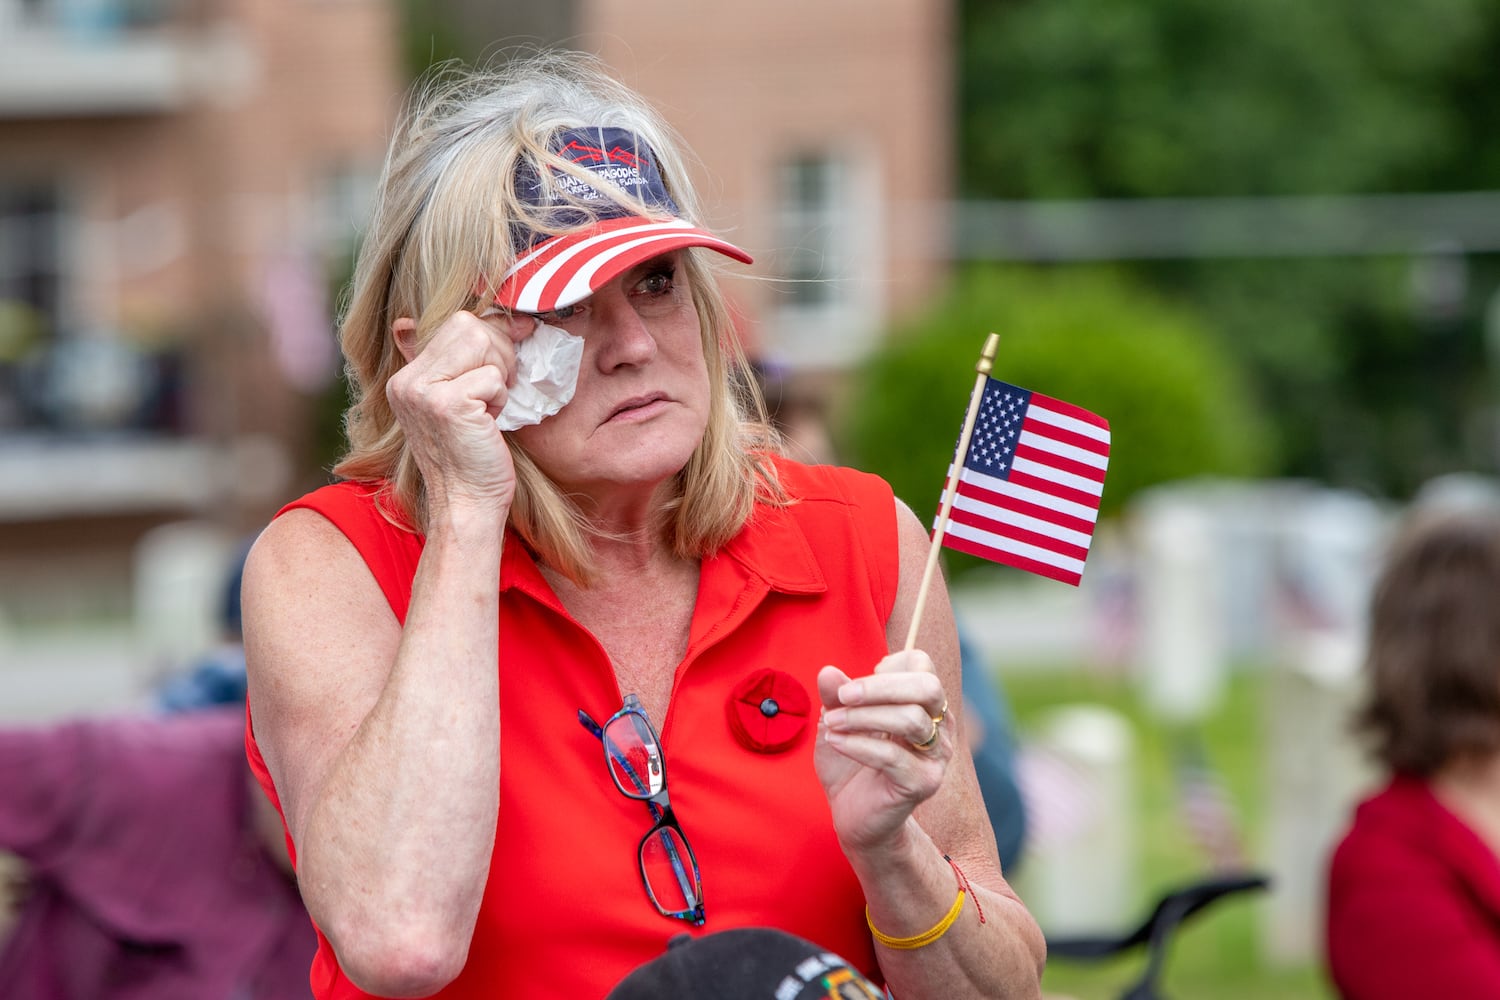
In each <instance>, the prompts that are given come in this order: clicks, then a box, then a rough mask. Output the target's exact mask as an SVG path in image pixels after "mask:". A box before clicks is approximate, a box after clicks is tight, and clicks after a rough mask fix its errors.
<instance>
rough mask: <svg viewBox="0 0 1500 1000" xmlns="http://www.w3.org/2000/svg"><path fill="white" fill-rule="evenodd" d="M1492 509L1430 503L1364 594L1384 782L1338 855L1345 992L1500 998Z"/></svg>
mask: <svg viewBox="0 0 1500 1000" xmlns="http://www.w3.org/2000/svg"><path fill="white" fill-rule="evenodd" d="M1497 607H1500V514H1497V513H1495V512H1493V511H1485V512H1474V511H1469V512H1463V513H1460V512H1447V513H1428V514H1422V515H1420V516H1418V517H1417V518H1416V519H1415V520H1414V521H1413V522H1412V523H1411V524H1410V525H1409V526H1408V527H1407V529H1406V531H1405V532H1404V533H1403V534H1402V536H1401V537H1400V538H1399V539H1398V540H1397V543H1396V545H1395V547H1394V549H1393V550H1392V552H1391V553H1390V556H1389V561H1388V563H1387V566H1386V568H1385V571H1384V573H1383V575H1382V576H1381V579H1380V581H1379V583H1378V585H1377V587H1376V591H1375V595H1374V601H1373V603H1372V605H1371V616H1370V642H1369V654H1368V664H1367V667H1368V673H1369V688H1370V690H1369V695H1368V699H1367V701H1366V702H1365V705H1364V706H1363V708H1362V710H1361V712H1360V715H1359V717H1358V722H1359V725H1360V728H1361V729H1362V730H1363V731H1364V733H1365V734H1366V735H1367V736H1369V737H1370V739H1371V742H1372V744H1373V749H1374V752H1375V756H1376V758H1377V759H1378V760H1379V761H1380V763H1381V764H1383V765H1384V766H1385V767H1386V768H1388V769H1389V770H1390V771H1391V772H1392V777H1391V780H1390V783H1389V784H1388V785H1387V786H1386V787H1385V788H1384V789H1383V790H1382V791H1381V792H1379V793H1378V794H1376V795H1375V796H1373V797H1372V798H1370V799H1368V800H1366V801H1365V802H1363V803H1361V804H1360V806H1359V808H1358V809H1357V811H1356V812H1355V816H1354V821H1353V824H1352V826H1351V828H1350V829H1349V831H1348V832H1347V833H1346V834H1345V836H1344V838H1343V840H1342V841H1341V842H1340V844H1339V845H1338V848H1337V850H1336V851H1335V853H1334V856H1333V862H1332V866H1331V871H1330V876H1329V900H1328V926H1327V932H1328V942H1327V943H1328V959H1329V966H1330V970H1331V972H1332V975H1333V979H1334V982H1335V984H1336V985H1337V986H1338V988H1339V991H1340V993H1341V994H1342V995H1343V996H1344V997H1346V998H1349V1000H1382V998H1391V1000H1395V998H1398V997H1400V998H1407V997H1418V996H1421V997H1443V998H1445V1000H1463V998H1466V997H1473V998H1479V997H1496V996H1500V614H1497V613H1496V609H1497Z"/></svg>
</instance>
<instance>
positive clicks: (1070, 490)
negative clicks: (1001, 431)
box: [1010, 459, 1104, 507]
mask: <svg viewBox="0 0 1500 1000" xmlns="http://www.w3.org/2000/svg"><path fill="white" fill-rule="evenodd" d="M1010 482H1013V483H1015V484H1016V485H1017V486H1029V487H1031V488H1032V489H1034V490H1041V491H1043V492H1045V493H1051V494H1053V495H1054V496H1059V497H1062V498H1063V499H1064V500H1071V501H1073V502H1074V503H1077V504H1082V505H1084V506H1085V507H1098V506H1099V494H1100V493H1102V492H1103V491H1104V484H1103V483H1095V482H1091V481H1089V480H1086V479H1082V478H1080V477H1079V476H1068V475H1067V474H1066V473H1061V472H1058V471H1056V470H1055V469H1051V468H1048V467H1047V466H1045V465H1040V464H1038V463H1036V462H1028V461H1026V460H1025V459H1019V460H1017V461H1016V463H1015V465H1014V466H1012V468H1011V473H1010Z"/></svg>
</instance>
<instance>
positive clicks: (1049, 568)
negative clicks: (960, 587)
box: [943, 529, 1083, 586]
mask: <svg viewBox="0 0 1500 1000" xmlns="http://www.w3.org/2000/svg"><path fill="white" fill-rule="evenodd" d="M961 530H962V529H961ZM943 545H944V546H945V547H947V548H950V549H953V550H954V551H955V552H967V553H968V554H969V555H971V556H978V557H979V558H981V559H988V560H990V561H991V562H998V563H1003V564H1004V565H1006V566H1014V567H1016V569H1024V570H1026V571H1027V572H1028V573H1035V574H1037V575H1038V576H1045V577H1048V578H1049V579H1053V580H1061V581H1062V582H1063V583H1071V584H1073V585H1074V586H1077V585H1078V583H1079V581H1081V580H1082V579H1083V566H1082V565H1079V566H1078V567H1077V568H1076V569H1074V568H1072V567H1071V566H1068V567H1063V566H1058V565H1055V564H1054V563H1052V562H1047V561H1044V560H1043V559H1036V558H1032V557H1031V555H1029V554H1022V553H1020V552H1011V551H1009V550H1008V549H1002V548H998V547H996V546H994V545H986V544H984V543H982V542H976V541H973V540H971V539H969V538H965V537H964V536H963V535H961V534H958V533H955V532H951V531H950V532H948V533H947V534H946V535H945V536H944V537H943ZM1040 554H1041V555H1043V556H1045V555H1047V553H1046V552H1042V553H1040Z"/></svg>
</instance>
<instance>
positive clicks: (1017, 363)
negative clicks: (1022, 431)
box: [837, 267, 1266, 517]
mask: <svg viewBox="0 0 1500 1000" xmlns="http://www.w3.org/2000/svg"><path fill="white" fill-rule="evenodd" d="M991 331H993V332H995V333H998V334H1000V349H999V357H998V359H997V361H996V365H995V371H994V375H995V377H996V378H999V379H1002V380H1004V381H1007V382H1011V383H1013V384H1016V385H1020V386H1023V387H1025V388H1028V389H1032V390H1035V391H1037V392H1043V393H1046V394H1047V395H1049V396H1054V397H1056V398H1058V399H1064V400H1067V401H1068V402H1070V403H1076V404H1077V405H1079V406H1082V407H1085V408H1087V409H1089V410H1092V411H1094V412H1095V413H1098V414H1099V415H1100V416H1102V417H1104V418H1105V419H1107V420H1108V421H1109V422H1110V431H1111V449H1110V466H1109V473H1108V476H1107V478H1106V481H1105V490H1104V497H1103V503H1102V510H1103V512H1104V513H1105V514H1108V513H1110V512H1112V511H1116V510H1118V509H1119V508H1120V507H1121V506H1122V505H1124V504H1125V503H1126V502H1127V501H1128V500H1129V499H1130V497H1131V496H1133V495H1134V494H1135V493H1136V492H1138V491H1139V490H1141V489H1143V488H1145V487H1147V486H1151V485H1153V484H1156V483H1161V482H1166V481H1169V480H1173V479H1180V478H1184V477H1189V476H1195V475H1210V474H1221V475H1235V476H1243V475H1253V474H1256V473H1259V472H1262V471H1263V470H1264V469H1265V467H1266V466H1265V441H1266V433H1265V431H1266V428H1265V424H1264V422H1263V419H1262V417H1261V416H1260V415H1259V413H1258V412H1257V411H1256V409H1255V407H1254V405H1253V404H1252V403H1251V402H1250V398H1249V395H1248V393H1247V392H1246V390H1245V387H1244V385H1243V384H1242V382H1241V379H1240V377H1239V374H1238V373H1237V371H1236V369H1235V367H1234V366H1233V364H1231V363H1230V361H1229V359H1227V358H1226V357H1224V356H1223V355H1222V354H1221V353H1219V352H1218V351H1217V350H1216V348H1215V346H1214V340H1213V338H1211V337H1209V336H1208V335H1207V334H1206V331H1205V330H1204V328H1203V326H1202V322H1201V320H1199V319H1198V318H1197V317H1195V316H1194V315H1193V314H1192V313H1191V312H1189V311H1188V310H1185V309H1182V308H1180V307H1175V306H1172V305H1169V304H1167V303H1166V302H1164V301H1162V300H1161V299H1160V298H1158V297H1157V296H1154V295H1150V294H1146V293H1143V292H1142V291H1140V290H1139V289H1138V288H1136V287H1133V286H1132V285H1131V284H1129V283H1128V282H1126V281H1122V280H1120V279H1119V278H1118V277H1117V276H1116V275H1113V274H1110V273H1106V272H1100V271H1089V272H1084V271H1080V270H1076V269H1064V270H1050V271H1049V270H1042V269H1035V268H1003V267H979V268H975V269H973V270H971V271H969V272H967V273H966V274H964V275H963V276H962V278H961V279H960V280H959V281H958V282H957V283H956V285H955V287H954V289H953V291H952V293H951V294H950V295H949V296H948V297H947V298H946V300H945V301H944V302H942V303H940V304H939V305H938V306H937V307H936V308H934V309H932V310H930V311H929V312H928V313H926V314H925V315H924V316H923V317H922V319H921V320H920V321H919V322H917V323H916V324H914V325H913V326H912V327H910V328H909V329H905V330H900V331H897V332H896V333H895V334H894V335H893V336H892V337H891V338H890V339H889V340H888V342H887V344H886V346H885V347H884V348H883V349H882V350H881V351H879V352H878V353H877V354H876V355H875V356H874V357H872V358H871V360H870V361H869V362H868V364H867V365H866V366H864V368H863V369H862V370H861V371H860V372H859V373H858V375H857V377H856V382H855V391H854V392H853V393H851V395H850V397H849V404H848V405H847V406H846V407H845V408H844V410H843V412H842V413H841V414H840V419H839V420H838V422H837V433H838V438H839V440H840V442H841V444H842V445H843V446H844V450H845V451H846V452H847V454H848V455H849V456H850V458H851V459H852V460H853V461H854V462H855V463H856V464H858V465H859V466H860V467H862V468H866V469H869V470H870V471H872V472H877V473H879V474H880V475H882V476H884V477H885V478H886V479H887V480H888V481H889V482H890V483H891V485H892V488H893V489H895V491H896V494H897V495H898V496H900V497H901V498H902V499H903V500H905V501H906V502H907V503H908V504H909V505H910V506H911V507H912V509H913V510H915V511H916V512H917V513H918V514H919V515H920V516H923V517H927V516H930V515H931V514H932V513H933V512H934V511H935V510H936V508H937V503H938V499H939V493H940V491H941V487H942V480H943V475H944V471H945V470H946V468H947V465H948V463H949V461H950V460H951V458H952V456H953V448H954V444H955V442H956V441H957V438H958V432H959V429H960V424H961V421H962V418H963V415H964V412H965V406H966V404H967V401H968V392H969V389H970V388H971V387H972V385H973V383H974V363H975V362H976V361H977V360H978V358H979V351H980V349H981V347H982V346H983V343H984V338H985V336H986V334H988V333H989V332H991Z"/></svg>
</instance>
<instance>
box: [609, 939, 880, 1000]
mask: <svg viewBox="0 0 1500 1000" xmlns="http://www.w3.org/2000/svg"><path fill="white" fill-rule="evenodd" d="M884 996H885V991H883V990H881V989H880V988H878V987H877V986H875V985H874V984H873V983H871V982H870V981H869V980H868V979H866V978H865V977H864V976H863V975H861V974H860V972H859V970H857V969H855V968H853V967H851V966H850V965H849V963H848V962H846V961H845V960H844V959H842V958H840V957H839V956H837V955H835V954H833V953H831V952H829V951H826V950H825V949H823V948H820V947H819V946H817V945H815V944H813V943H812V942H811V941H807V940H804V939H803V938H800V937H796V936H794V935H792V934H788V933H786V932H785V931H779V930H775V929H773V928H770V927H741V928H736V929H734V930H728V931H719V932H718V933H715V934H705V935H703V936H701V937H693V936H692V935H690V934H679V935H677V936H676V937H674V938H672V940H671V941H669V942H667V950H666V952H664V953H663V954H662V955H661V956H660V957H658V958H654V959H652V960H651V961H649V962H647V963H646V964H645V965H642V966H640V967H639V968H638V969H636V970H635V971H634V972H632V973H631V974H630V975H628V976H626V977H625V978H624V979H622V980H621V981H620V982H619V984H618V985H617V986H615V988H614V989H613V990H610V992H609V995H608V996H607V997H605V1000H689V998H691V1000H707V998H709V997H712V998H714V1000H825V998H829V1000H882V998H883V997H884Z"/></svg>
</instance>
